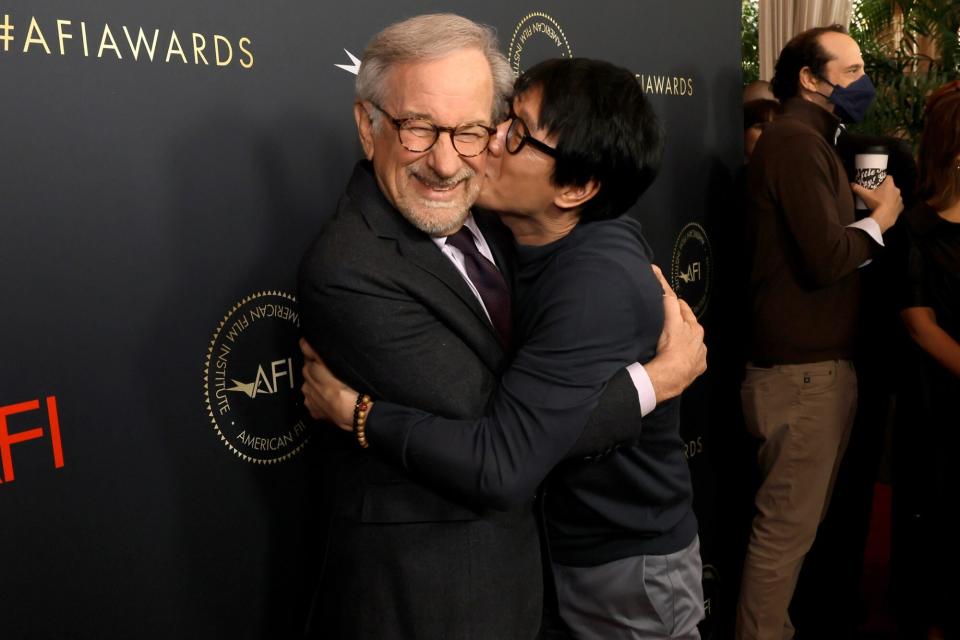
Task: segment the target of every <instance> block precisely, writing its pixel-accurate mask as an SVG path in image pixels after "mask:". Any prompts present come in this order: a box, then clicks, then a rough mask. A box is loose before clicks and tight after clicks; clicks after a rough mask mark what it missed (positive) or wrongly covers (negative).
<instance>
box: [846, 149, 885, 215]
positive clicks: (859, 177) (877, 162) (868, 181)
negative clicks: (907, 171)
mask: <svg viewBox="0 0 960 640" xmlns="http://www.w3.org/2000/svg"><path fill="white" fill-rule="evenodd" d="M888 157H889V155H888V154H887V148H886V147H868V148H866V149H864V150H863V151H862V152H860V153H858V154H857V155H856V156H855V157H854V160H853V162H854V167H855V168H856V173H855V175H854V177H853V181H854V182H856V183H857V184H859V185H860V186H861V187H865V188H867V189H870V190H873V189H876V188H877V187H879V186H880V183H882V182H883V180H884V178H886V177H887V158H888ZM869 208H870V207H868V206H867V204H866V203H865V202H864V201H863V200H861V199H860V196H857V209H862V210H868V209H869Z"/></svg>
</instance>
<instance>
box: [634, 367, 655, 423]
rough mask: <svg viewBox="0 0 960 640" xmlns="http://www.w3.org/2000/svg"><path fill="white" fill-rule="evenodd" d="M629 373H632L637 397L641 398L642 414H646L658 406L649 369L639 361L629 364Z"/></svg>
mask: <svg viewBox="0 0 960 640" xmlns="http://www.w3.org/2000/svg"><path fill="white" fill-rule="evenodd" d="M627 373H629V374H630V379H631V380H632V381H633V386H634V387H635V388H636V389H637V399H639V400H640V416H641V417H643V416H646V415H647V414H648V413H651V412H652V411H653V410H654V409H656V408H657V394H656V393H655V392H654V390H653V383H652V382H650V376H648V375H647V370H646V369H644V368H643V365H642V364H640V363H639V362H634V363H633V364H631V365H629V366H628V367H627Z"/></svg>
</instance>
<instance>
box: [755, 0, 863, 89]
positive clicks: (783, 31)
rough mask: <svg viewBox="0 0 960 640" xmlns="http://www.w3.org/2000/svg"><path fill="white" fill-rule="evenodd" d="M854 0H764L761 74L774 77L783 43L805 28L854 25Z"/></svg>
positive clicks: (761, 29) (762, 10)
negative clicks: (851, 12) (852, 8)
mask: <svg viewBox="0 0 960 640" xmlns="http://www.w3.org/2000/svg"><path fill="white" fill-rule="evenodd" d="M851 5H852V0H760V15H759V18H760V25H759V27H760V78H761V79H762V80H770V79H771V78H773V66H774V64H776V62H777V56H779V55H780V50H781V49H783V45H785V44H787V42H788V41H789V40H790V38H792V37H793V36H795V35H797V34H798V33H800V32H801V31H805V30H806V29H810V28H812V27H822V26H826V25H829V24H837V23H839V24H842V25H843V26H845V27H847V26H849V25H850V11H851Z"/></svg>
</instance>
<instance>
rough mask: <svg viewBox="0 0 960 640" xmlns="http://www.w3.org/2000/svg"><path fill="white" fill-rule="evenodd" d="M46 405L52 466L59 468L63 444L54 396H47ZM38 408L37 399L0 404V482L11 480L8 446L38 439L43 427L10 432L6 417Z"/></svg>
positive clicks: (11, 461) (11, 467)
mask: <svg viewBox="0 0 960 640" xmlns="http://www.w3.org/2000/svg"><path fill="white" fill-rule="evenodd" d="M46 405H47V419H48V420H47V422H48V424H49V426H50V442H51V444H52V446H53V466H54V468H56V469H59V468H60V467H62V466H63V446H62V445H61V444H60V418H59V417H58V415H57V398H56V396H48V397H47V399H46ZM38 409H40V401H39V400H30V401H28V402H20V403H18V404H8V405H6V406H0V464H2V472H0V484H3V483H4V482H12V481H13V456H12V454H11V450H10V447H11V446H12V445H15V444H18V443H21V442H26V441H28V440H39V439H40V438H42V437H43V427H35V428H33V429H28V430H27V431H18V432H17V433H10V432H9V429H8V428H7V418H8V417H9V416H12V415H15V414H17V413H27V412H28V411H37V410H38Z"/></svg>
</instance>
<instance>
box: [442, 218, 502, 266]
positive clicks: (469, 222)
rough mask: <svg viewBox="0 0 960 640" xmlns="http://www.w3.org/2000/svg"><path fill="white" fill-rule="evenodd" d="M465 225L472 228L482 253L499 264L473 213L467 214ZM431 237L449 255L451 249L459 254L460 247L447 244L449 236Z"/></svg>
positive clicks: (474, 240)
mask: <svg viewBox="0 0 960 640" xmlns="http://www.w3.org/2000/svg"><path fill="white" fill-rule="evenodd" d="M463 226H465V227H466V228H467V229H470V233H471V234H472V235H473V242H474V244H476V245H477V249H479V250H480V254H481V255H482V256H483V257H484V258H486V259H487V260H489V261H490V262H492V263H493V264H497V261H496V260H494V259H493V252H492V251H490V245H488V244H487V240H486V238H484V237H483V234H482V233H480V227H478V226H477V221H476V220H474V219H473V214H472V213H470V214H468V215H467V219H466V220H464V221H463ZM430 239H431V240H433V242H434V244H436V245H437V247H438V248H439V249H440V250H441V251H443V252H444V253H445V254H447V255H448V256H449V253H450V252H451V251H452V252H454V253H455V254H456V255H457V256H459V254H460V250H459V249H457V248H456V247H454V246H453V245H450V246H449V247H448V246H447V236H441V237H439V238H437V237H434V236H431V238H430ZM461 261H462V259H461ZM498 268H499V267H498Z"/></svg>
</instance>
